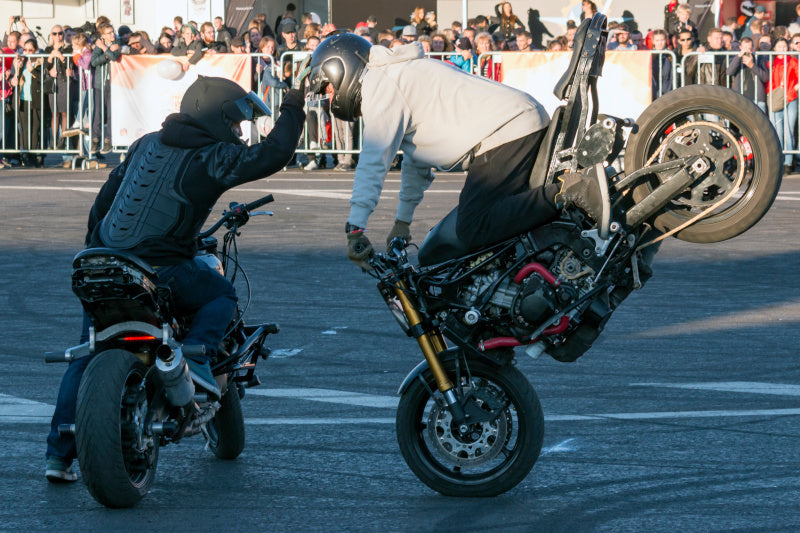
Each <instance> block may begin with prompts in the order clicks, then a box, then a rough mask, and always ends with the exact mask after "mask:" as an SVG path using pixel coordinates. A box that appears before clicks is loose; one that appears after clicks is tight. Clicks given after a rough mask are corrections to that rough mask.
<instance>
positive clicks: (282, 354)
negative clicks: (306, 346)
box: [269, 348, 303, 359]
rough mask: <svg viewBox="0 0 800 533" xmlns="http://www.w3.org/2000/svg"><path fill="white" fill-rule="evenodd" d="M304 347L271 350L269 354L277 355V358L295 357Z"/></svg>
mask: <svg viewBox="0 0 800 533" xmlns="http://www.w3.org/2000/svg"><path fill="white" fill-rule="evenodd" d="M302 351H303V349H302V348H285V349H280V350H270V352H269V356H270V357H275V358H277V359H285V358H287V357H294V356H295V355H297V354H299V353H300V352H302Z"/></svg>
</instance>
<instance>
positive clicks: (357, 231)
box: [346, 224, 375, 270]
mask: <svg viewBox="0 0 800 533" xmlns="http://www.w3.org/2000/svg"><path fill="white" fill-rule="evenodd" d="M346 231H347V258H348V259H349V260H351V261H352V262H353V263H355V264H356V265H357V266H359V267H361V268H362V269H364V270H373V268H372V265H370V264H369V259H370V258H371V257H372V256H374V255H375V250H373V248H372V243H370V242H369V239H368V238H367V236H366V235H364V229H363V228H358V227H355V226H351V225H350V224H347V228H346Z"/></svg>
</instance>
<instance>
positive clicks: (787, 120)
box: [767, 39, 798, 173]
mask: <svg viewBox="0 0 800 533" xmlns="http://www.w3.org/2000/svg"><path fill="white" fill-rule="evenodd" d="M772 50H773V51H775V52H784V53H782V54H778V55H775V56H773V58H772V61H771V62H770V66H769V72H770V79H769V85H768V87H767V109H769V119H770V121H771V122H772V125H773V126H775V129H776V130H777V132H778V138H779V139H780V141H781V146H783V152H784V154H783V171H784V173H787V172H790V171H791V170H792V162H793V160H794V155H793V154H790V153H787V152H788V151H790V150H794V146H795V143H794V130H795V128H796V127H797V84H798V66H797V58H794V57H792V56H788V55H785V52H787V51H788V50H789V43H788V42H787V41H786V39H778V40H777V41H775V44H774V45H773V46H772Z"/></svg>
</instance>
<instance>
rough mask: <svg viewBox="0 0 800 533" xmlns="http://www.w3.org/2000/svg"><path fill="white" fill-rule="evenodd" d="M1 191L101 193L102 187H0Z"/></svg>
mask: <svg viewBox="0 0 800 533" xmlns="http://www.w3.org/2000/svg"><path fill="white" fill-rule="evenodd" d="M0 189H9V190H10V189H14V190H21V191H77V192H93V193H98V192H100V187H55V186H50V185H0Z"/></svg>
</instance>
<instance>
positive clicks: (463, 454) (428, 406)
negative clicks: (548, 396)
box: [396, 359, 544, 497]
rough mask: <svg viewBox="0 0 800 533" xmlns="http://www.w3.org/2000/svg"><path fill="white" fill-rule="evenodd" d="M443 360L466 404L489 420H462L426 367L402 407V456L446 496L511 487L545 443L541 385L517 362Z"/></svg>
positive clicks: (487, 493)
mask: <svg viewBox="0 0 800 533" xmlns="http://www.w3.org/2000/svg"><path fill="white" fill-rule="evenodd" d="M444 366H445V370H446V371H447V374H448V375H449V376H450V379H451V380H452V381H453V383H454V384H455V391H456V396H457V397H458V398H459V399H462V404H464V407H465V410H466V412H467V413H468V414H469V413H471V414H473V415H474V416H473V418H481V419H482V421H479V422H476V423H472V424H469V425H466V426H463V427H462V426H458V424H455V423H454V422H453V420H452V416H451V414H450V412H449V411H448V410H447V408H446V407H445V402H444V398H443V397H442V395H441V393H440V392H439V391H438V390H437V388H436V381H435V379H434V378H433V375H432V374H431V372H430V371H426V372H424V373H423V374H422V375H421V376H420V379H415V380H414V381H413V382H412V383H411V385H410V386H409V387H408V388H407V389H406V391H405V393H404V394H403V395H402V396H401V398H400V403H399V405H398V408H397V419H396V431H397V441H398V443H399V445H400V451H401V452H402V454H403V458H404V459H405V461H406V463H407V464H408V466H409V467H410V468H411V470H412V471H413V472H414V474H416V476H417V477H418V478H419V479H420V480H421V481H422V482H423V483H425V484H426V485H428V486H429V487H430V488H432V489H433V490H435V491H437V492H440V493H441V494H444V495H445V496H460V497H488V496H497V495H498V494H502V493H504V492H506V491H508V490H510V489H512V488H513V487H515V486H516V485H517V484H518V483H519V482H520V481H522V480H523V479H524V478H525V476H527V475H528V473H529V472H530V471H531V469H532V468H533V465H534V463H535V462H536V460H537V459H538V458H539V452H540V451H541V449H542V441H543V440H544V415H543V413H542V407H541V404H540V403H539V398H538V397H537V395H536V391H534V389H533V387H532V386H531V384H530V383H529V382H528V380H527V379H526V378H525V376H524V375H522V373H521V372H520V371H519V370H517V369H516V368H514V367H513V366H504V367H496V366H492V365H489V364H487V363H484V362H481V361H474V360H469V361H465V360H464V359H461V360H460V362H459V364H458V365H456V362H455V361H451V362H449V363H445V364H444Z"/></svg>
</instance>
